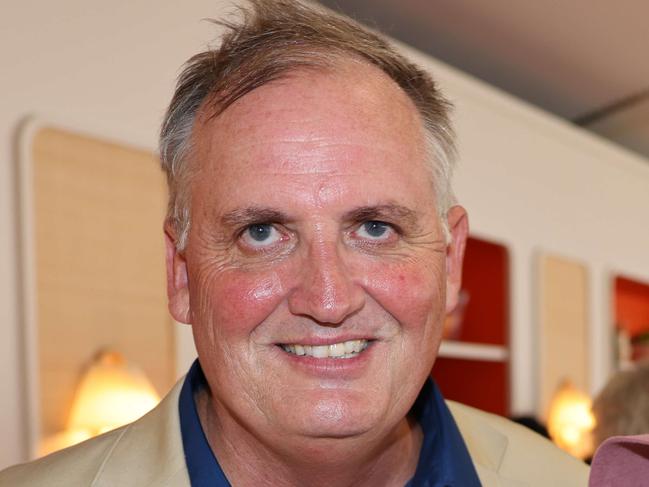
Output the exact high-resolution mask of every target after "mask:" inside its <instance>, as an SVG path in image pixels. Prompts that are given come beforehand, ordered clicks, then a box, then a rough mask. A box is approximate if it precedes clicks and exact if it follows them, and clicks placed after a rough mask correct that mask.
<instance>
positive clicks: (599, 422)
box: [592, 360, 649, 447]
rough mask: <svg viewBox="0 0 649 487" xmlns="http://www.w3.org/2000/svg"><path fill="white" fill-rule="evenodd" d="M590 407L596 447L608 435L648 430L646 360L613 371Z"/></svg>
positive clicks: (648, 388) (647, 374)
mask: <svg viewBox="0 0 649 487" xmlns="http://www.w3.org/2000/svg"><path fill="white" fill-rule="evenodd" d="M592 409H593V414H594V415H595V420H596V424H595V428H594V429H593V445H594V446H595V447H597V446H598V445H599V444H600V443H602V442H603V441H604V440H605V439H607V438H610V437H611V436H619V435H640V434H646V433H649V361H647V360H645V361H644V362H642V363H640V364H638V365H637V366H636V367H635V369H633V370H624V371H621V372H618V373H617V374H615V375H614V376H613V378H612V379H611V380H610V381H609V382H608V383H607V384H606V387H604V389H603V390H602V392H600V393H599V395H598V396H597V397H596V398H595V400H594V401H593V408H592Z"/></svg>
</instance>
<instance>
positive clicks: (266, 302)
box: [199, 270, 284, 336]
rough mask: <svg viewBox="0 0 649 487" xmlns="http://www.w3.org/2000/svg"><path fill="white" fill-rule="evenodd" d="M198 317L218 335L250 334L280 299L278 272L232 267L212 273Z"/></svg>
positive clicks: (280, 285) (280, 281) (280, 287)
mask: <svg viewBox="0 0 649 487" xmlns="http://www.w3.org/2000/svg"><path fill="white" fill-rule="evenodd" d="M206 285H207V286H206V290H205V292H204V293H203V294H204V296H205V299H204V300H201V301H203V302H202V303H201V305H200V310H201V314H203V313H206V314H209V317H206V316H201V317H199V320H200V321H201V322H205V318H208V321H207V322H209V323H211V324H212V326H213V327H215V328H216V329H215V332H216V334H217V335H221V336H223V335H229V334H230V333H237V334H241V333H243V334H249V333H250V332H251V331H253V330H254V329H255V328H256V327H257V326H258V325H259V324H260V323H262V322H263V321H264V319H266V318H267V317H268V315H270V314H271V313H272V312H273V310H274V309H275V308H276V307H277V306H278V304H279V303H280V302H281V301H282V299H283V295H284V286H283V285H282V279H281V277H280V274H279V273H277V272H268V273H261V274H260V273H257V272H244V271H238V270H233V271H229V272H224V273H221V274H220V275H218V276H214V277H213V279H212V280H211V281H210V282H209V283H206Z"/></svg>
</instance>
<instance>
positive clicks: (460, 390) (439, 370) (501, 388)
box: [432, 357, 509, 416]
mask: <svg viewBox="0 0 649 487" xmlns="http://www.w3.org/2000/svg"><path fill="white" fill-rule="evenodd" d="M432 375H433V377H434V378H435V382H436V383H437V385H438V386H439V388H440V389H441V391H442V394H443V395H444V397H445V398H446V399H452V400H454V401H458V402H461V403H463V404H467V405H469V406H473V407H476V408H478V409H482V410H484V411H489V412H490V413H495V414H500V415H501V416H509V372H508V366H507V364H506V363H503V362H482V361H477V360H464V359H452V358H442V357H438V358H437V360H436V361H435V367H433V374H432Z"/></svg>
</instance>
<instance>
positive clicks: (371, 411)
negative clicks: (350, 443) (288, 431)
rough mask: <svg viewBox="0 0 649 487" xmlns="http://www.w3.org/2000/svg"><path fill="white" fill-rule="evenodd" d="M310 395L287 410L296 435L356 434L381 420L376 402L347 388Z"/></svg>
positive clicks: (378, 424) (383, 416)
mask: <svg viewBox="0 0 649 487" xmlns="http://www.w3.org/2000/svg"><path fill="white" fill-rule="evenodd" d="M319 395H320V396H321V397H312V398H310V399H309V400H307V401H305V400H304V399H302V401H301V402H300V404H299V407H293V408H291V410H290V411H289V412H288V413H289V414H290V416H289V417H291V416H292V420H291V421H290V424H292V426H293V427H294V428H297V430H298V431H296V432H297V433H298V434H300V435H302V436H305V437H311V438H351V437H359V436H362V435H364V434H366V433H368V432H370V431H372V432H375V431H376V429H377V428H380V427H382V426H383V425H382V420H384V419H385V414H384V413H383V411H382V410H383V409H387V408H381V407H377V406H379V404H380V401H376V400H374V401H370V400H369V398H368V397H364V395H362V394H359V393H354V392H350V391H344V392H340V391H336V392H335V393H331V392H327V394H326V396H327V397H322V395H321V394H319Z"/></svg>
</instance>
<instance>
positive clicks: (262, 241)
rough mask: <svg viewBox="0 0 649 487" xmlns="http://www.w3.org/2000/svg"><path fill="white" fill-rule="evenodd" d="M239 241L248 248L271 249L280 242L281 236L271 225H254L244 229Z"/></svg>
mask: <svg viewBox="0 0 649 487" xmlns="http://www.w3.org/2000/svg"><path fill="white" fill-rule="evenodd" d="M241 240H242V241H243V242H244V243H245V245H247V246H248V247H252V248H258V249H259V248H264V247H271V246H272V245H273V244H276V243H277V242H279V241H280V240H282V234H281V233H280V231H279V230H277V228H275V225H273V224H271V223H255V224H253V225H249V226H247V227H246V229H245V231H244V232H243V234H242V235H241Z"/></svg>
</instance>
